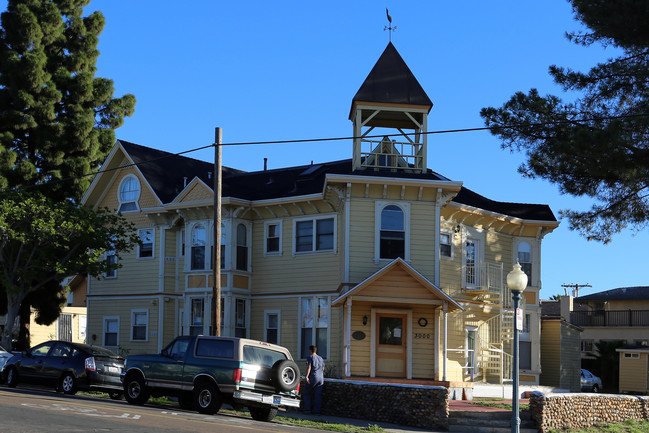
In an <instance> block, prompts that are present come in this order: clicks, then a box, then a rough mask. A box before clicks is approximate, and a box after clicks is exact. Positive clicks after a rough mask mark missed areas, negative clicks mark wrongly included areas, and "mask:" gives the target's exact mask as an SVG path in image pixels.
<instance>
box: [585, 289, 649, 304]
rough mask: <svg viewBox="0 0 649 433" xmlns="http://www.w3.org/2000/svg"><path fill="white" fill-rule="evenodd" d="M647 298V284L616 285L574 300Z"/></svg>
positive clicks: (635, 299)
mask: <svg viewBox="0 0 649 433" xmlns="http://www.w3.org/2000/svg"><path fill="white" fill-rule="evenodd" d="M647 299H649V286H637V287H618V288H617V289H611V290H606V291H604V292H599V293H592V294H590V295H585V296H580V297H578V298H575V302H588V301H637V300H647Z"/></svg>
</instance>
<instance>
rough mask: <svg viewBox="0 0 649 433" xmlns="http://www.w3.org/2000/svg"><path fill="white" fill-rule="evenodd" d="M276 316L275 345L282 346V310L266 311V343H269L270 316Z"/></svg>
mask: <svg viewBox="0 0 649 433" xmlns="http://www.w3.org/2000/svg"><path fill="white" fill-rule="evenodd" d="M271 315H275V316H277V328H276V329H277V342H276V343H274V344H278V345H281V344H282V339H281V334H282V326H281V325H282V312H281V311H280V310H264V339H263V340H264V341H266V342H268V329H270V328H269V327H268V316H271Z"/></svg>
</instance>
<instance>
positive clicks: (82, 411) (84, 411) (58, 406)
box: [22, 403, 140, 419]
mask: <svg viewBox="0 0 649 433" xmlns="http://www.w3.org/2000/svg"><path fill="white" fill-rule="evenodd" d="M22 406H27V407H33V408H36V409H46V410H60V411H68V412H73V413H76V414H78V415H88V416H96V417H102V418H122V419H140V415H131V414H130V413H126V412H123V413H122V414H121V415H110V414H108V413H105V412H99V410H97V409H94V408H89V407H83V406H76V405H68V404H63V403H53V404H36V403H22Z"/></svg>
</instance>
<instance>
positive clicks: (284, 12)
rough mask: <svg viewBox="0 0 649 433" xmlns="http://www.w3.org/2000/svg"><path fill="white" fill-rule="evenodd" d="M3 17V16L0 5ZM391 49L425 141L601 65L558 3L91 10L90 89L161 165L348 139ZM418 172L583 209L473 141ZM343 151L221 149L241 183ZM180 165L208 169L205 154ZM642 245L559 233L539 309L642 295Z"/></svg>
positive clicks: (502, 0)
mask: <svg viewBox="0 0 649 433" xmlns="http://www.w3.org/2000/svg"><path fill="white" fill-rule="evenodd" d="M0 7H1V9H2V10H5V9H6V1H4V0H2V1H1V3H0ZM386 7H387V8H389V10H390V15H391V16H392V18H393V25H396V26H397V30H396V31H395V32H394V33H393V35H392V41H393V43H394V45H395V46H396V48H397V50H398V51H399V52H400V53H401V55H402V57H403V58H404V60H405V61H406V63H407V64H408V65H409V67H410V69H411V70H412V71H413V73H414V74H415V76H416V77H417V79H418V80H419V82H420V83H421V85H422V86H423V88H424V90H425V91H426V92H427V93H428V96H429V97H430V99H431V100H432V101H433V103H434V107H433V109H432V110H431V112H430V115H429V120H428V124H429V129H430V130H449V129H461V128H473V127H481V126H484V124H483V122H482V119H481V118H480V116H479V111H480V109H481V108H482V107H485V106H500V105H502V103H504V102H505V101H506V100H508V99H509V97H510V96H511V95H512V94H513V93H514V92H516V91H519V90H521V91H525V92H526V91H527V90H529V89H530V88H532V87H535V88H538V89H539V91H540V92H541V93H542V94H545V93H557V94H560V92H561V91H560V89H559V88H558V87H557V86H555V85H554V84H553V82H552V81H551V79H550V77H549V75H548V72H547V71H548V67H549V66H550V65H552V64H557V65H565V66H571V67H573V68H576V69H579V70H587V69H588V68H589V67H590V66H591V65H593V64H595V63H596V62H598V61H603V60H605V59H606V58H608V57H611V56H613V55H614V54H615V53H614V52H613V51H610V50H609V51H605V50H603V49H600V48H596V47H589V48H584V47H580V46H577V45H574V44H571V43H570V42H569V41H568V40H567V39H566V38H565V36H564V34H565V32H566V31H575V30H579V29H580V28H581V26H580V25H579V23H577V22H576V21H575V20H574V18H573V14H572V10H571V7H570V4H569V3H568V2H567V1H563V0H534V1H532V0H529V1H520V0H498V1H491V2H486V1H478V0H475V1H462V2H454V1H426V2H424V1H408V2H406V1H396V0H387V1H384V2H382V3H381V2H376V1H375V0H372V1H369V0H366V1H338V0H330V1H327V2H294V1H293V2H288V1H273V2H269V1H247V2H234V1H213V0H209V1H208V0H192V1H187V2H179V1H177V0H176V1H169V0H157V1H153V0H137V1H133V0H93V1H92V2H91V4H90V6H88V7H87V8H86V12H90V11H92V10H94V9H99V10H101V11H102V12H103V14H104V15H105V17H106V27H105V29H104V32H103V34H102V35H101V39H100V44H99V49H100V51H101V56H100V58H99V62H98V75H99V76H103V77H107V78H111V79H113V80H114V81H115V88H116V95H122V94H124V93H133V94H135V96H136V98H137V105H136V107H135V114H134V116H133V117H131V118H128V119H126V122H125V125H124V126H123V127H122V128H120V129H119V130H117V137H118V138H121V139H124V140H127V141H132V142H135V143H138V144H142V145H145V146H150V147H155V148H159V149H162V150H166V151H169V152H180V151H184V150H188V149H193V148H197V147H201V146H206V145H209V144H211V143H213V141H214V127H216V126H219V127H221V128H223V142H224V143H232V142H248V141H272V140H285V139H304V138H321V137H347V136H351V135H352V125H351V122H350V121H349V120H348V115H349V110H350V106H351V99H352V97H353V96H354V94H355V93H356V91H357V90H358V88H359V87H360V85H361V84H362V82H363V80H364V79H365V77H366V76H367V74H368V73H369V71H370V69H371V68H372V66H373V65H374V63H375V62H376V60H377V59H378V57H379V56H380V54H381V53H382V52H383V49H384V48H385V46H386V44H387V43H388V32H387V31H384V26H385V25H386V24H387V19H386V14H385V8H386ZM428 143H429V150H428V155H429V156H428V158H429V160H428V166H429V167H430V168H432V169H433V170H435V171H437V172H439V173H442V174H443V175H445V176H447V177H449V178H451V179H453V180H459V181H463V182H464V185H465V186H466V187H468V188H470V189H472V190H474V191H476V192H478V193H480V194H482V195H485V196H487V197H489V198H491V199H494V200H500V201H513V202H530V203H545V204H548V205H550V207H551V208H552V209H553V211H554V212H555V214H556V215H557V217H558V211H559V210H560V209H564V208H566V207H574V208H577V209H586V208H588V207H589V203H590V201H589V200H588V199H576V198H573V197H570V196H562V195H560V194H559V192H558V189H557V187H556V186H554V185H552V184H550V183H548V182H545V181H541V180H529V179H523V178H522V177H521V176H520V175H519V174H518V172H517V167H518V166H519V164H520V163H521V161H522V160H523V158H522V156H521V155H520V154H511V153H509V152H508V151H505V150H502V149H501V148H500V144H499V142H498V140H497V139H496V138H494V137H492V136H491V134H489V133H488V132H486V131H483V132H469V133H454V134H440V135H434V136H432V137H430V138H429V141H428ZM351 151H352V145H351V142H350V141H340V142H327V143H319V144H299V145H257V146H247V147H236V148H235V147H226V148H225V149H224V151H223V163H224V165H228V166H231V167H236V168H239V169H243V170H260V169H262V168H263V158H264V157H267V158H268V165H269V168H280V167H284V166H291V165H300V164H308V163H310V162H311V161H312V160H313V161H314V162H320V161H331V160H338V159H345V158H350V157H351ZM189 156H192V157H195V158H198V159H204V160H208V161H210V160H212V158H213V151H212V150H205V151H201V152H197V153H194V154H190V155H189ZM647 240H649V237H648V236H647V234H646V233H640V234H638V235H636V236H633V234H632V233H631V232H630V231H627V232H625V233H622V234H620V235H618V236H616V237H615V238H614V239H613V242H612V243H611V244H609V245H601V244H598V243H593V242H587V241H586V240H585V239H583V238H581V237H580V236H579V235H578V234H577V233H574V232H570V231H569V230H568V228H567V223H566V222H563V223H562V224H561V226H560V227H559V228H558V229H556V230H555V231H554V232H553V233H551V234H549V235H547V236H546V237H545V239H544V241H543V251H542V255H543V256H542V283H543V289H542V292H541V296H542V297H544V298H548V297H550V296H551V295H553V294H562V293H563V289H562V288H561V284H564V283H579V284H585V283H590V284H592V286H593V287H592V288H591V289H582V290H581V291H580V294H582V295H583V294H588V293H593V292H596V291H602V290H608V289H612V288H615V287H621V286H634V285H645V284H647V285H649V280H648V279H647V278H646V277H645V276H644V274H642V273H641V272H639V271H640V270H641V269H643V268H644V265H643V263H645V262H646V259H645V258H644V257H643V256H642V255H641V254H640V253H641V249H640V245H643V244H646V243H647Z"/></svg>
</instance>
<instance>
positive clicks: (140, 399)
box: [124, 374, 150, 405]
mask: <svg viewBox="0 0 649 433" xmlns="http://www.w3.org/2000/svg"><path fill="white" fill-rule="evenodd" d="M149 395H150V394H149V390H148V389H147V387H146V383H144V378H143V377H142V376H140V375H139V374H129V375H128V376H126V379H125V380H124V397H125V398H126V401H127V402H129V403H130V404H137V405H143V404H144V403H146V402H147V400H149Z"/></svg>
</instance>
